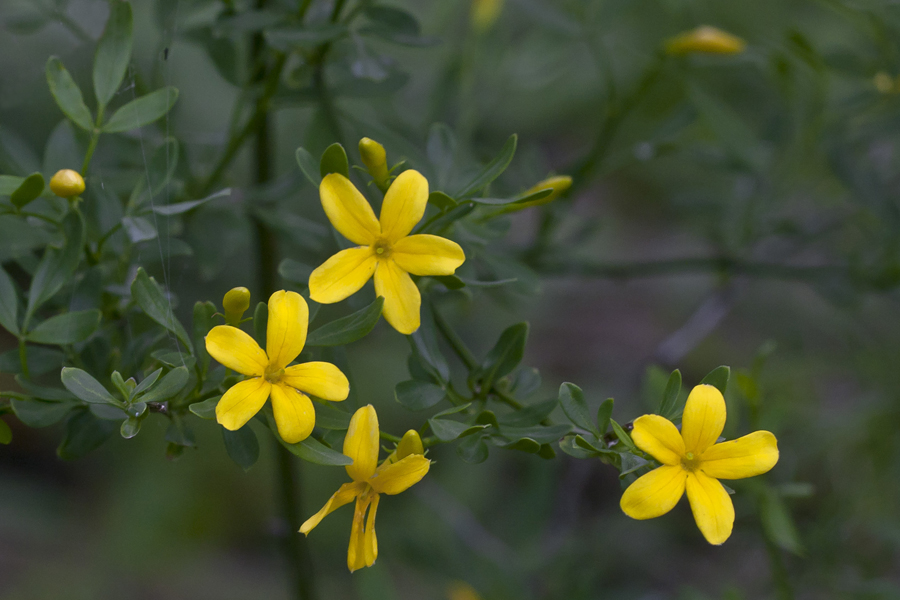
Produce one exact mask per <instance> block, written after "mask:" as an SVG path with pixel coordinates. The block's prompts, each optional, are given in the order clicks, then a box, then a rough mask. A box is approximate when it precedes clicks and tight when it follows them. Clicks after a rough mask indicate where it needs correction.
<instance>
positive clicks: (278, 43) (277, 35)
mask: <svg viewBox="0 0 900 600" xmlns="http://www.w3.org/2000/svg"><path fill="white" fill-rule="evenodd" d="M347 32H348V29H347V26H346V25H343V24H340V23H328V24H325V25H313V26H307V25H305V26H303V27H296V26H295V27H283V28H282V27H279V28H277V29H268V30H266V31H265V36H266V42H267V43H268V44H269V46H271V47H272V48H275V49H276V50H281V51H282V52H292V51H296V50H312V49H313V48H315V47H316V46H319V45H321V44H324V43H326V42H331V41H334V40H336V39H338V38H340V37H343V36H344V35H346V34H347Z"/></svg>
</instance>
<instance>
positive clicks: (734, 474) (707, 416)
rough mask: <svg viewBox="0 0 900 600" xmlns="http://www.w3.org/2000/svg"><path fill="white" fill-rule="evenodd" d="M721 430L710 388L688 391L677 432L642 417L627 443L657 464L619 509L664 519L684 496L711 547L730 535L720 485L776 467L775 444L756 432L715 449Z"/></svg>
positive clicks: (719, 405) (730, 512) (716, 394)
mask: <svg viewBox="0 0 900 600" xmlns="http://www.w3.org/2000/svg"><path fill="white" fill-rule="evenodd" d="M724 427H725V399H724V398H723V397H722V393H721V392H720V391H719V390H718V389H716V388H714V387H713V386H711V385H698V386H697V387H695V388H694V389H693V390H691V394H690V396H688V399H687V404H686V405H685V407H684V416H683V417H682V421H681V432H680V433H679V431H678V429H677V428H676V427H675V425H673V424H672V422H671V421H669V420H668V419H664V418H663V417H660V416H659V415H644V416H643V417H640V418H639V419H637V420H636V421H635V422H634V430H633V431H632V432H631V437H632V439H633V440H634V443H635V444H636V445H637V447H638V448H640V449H641V450H643V451H644V452H646V453H647V454H650V455H651V456H652V457H653V458H655V459H656V460H658V461H659V462H661V463H662V466H661V467H659V468H658V469H655V470H653V471H650V472H649V473H647V474H646V475H644V476H642V477H640V478H639V479H638V480H637V481H635V482H634V483H632V484H631V486H629V488H628V489H627V490H625V493H624V494H623V495H622V501H621V503H620V505H621V507H622V510H623V511H625V514H626V515H628V516H629V517H631V518H633V519H652V518H654V517H659V516H661V515H664V514H666V513H667V512H669V511H670V510H672V508H673V507H674V506H675V505H676V504H677V503H678V500H679V499H680V498H681V496H682V495H683V494H684V493H685V490H687V497H688V501H690V503H691V511H692V512H693V513H694V520H695V521H697V526H698V527H699V528H700V531H701V532H702V533H703V536H704V537H705V538H706V541H708V542H709V543H710V544H715V545H719V544H721V543H723V542H724V541H725V540H727V539H728V537H729V536H730V535H731V528H732V526H733V525H734V505H733V504H732V503H731V498H729V497H728V492H727V491H725V488H724V487H723V486H722V484H721V483H719V482H718V480H719V479H744V478H745V477H753V476H754V475H761V474H763V473H765V472H767V471H768V470H769V469H771V468H772V467H774V466H775V463H777V462H778V443H777V441H776V440H775V436H774V435H772V434H771V433H769V432H768V431H756V432H754V433H751V434H750V435H745V436H744V437H742V438H739V439H736V440H732V441H730V442H722V443H721V444H717V443H716V440H717V439H718V438H719V435H720V434H721V433H722V429H723V428H724Z"/></svg>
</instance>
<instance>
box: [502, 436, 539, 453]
mask: <svg viewBox="0 0 900 600" xmlns="http://www.w3.org/2000/svg"><path fill="white" fill-rule="evenodd" d="M503 448H506V449H507V450H517V451H519V452H527V453H528V454H537V453H538V452H540V451H541V445H540V444H539V443H537V442H536V441H534V440H533V439H531V438H520V439H518V440H516V441H514V442H511V443H509V444H506V445H504V446H503Z"/></svg>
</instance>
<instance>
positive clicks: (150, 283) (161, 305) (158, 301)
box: [131, 268, 194, 354]
mask: <svg viewBox="0 0 900 600" xmlns="http://www.w3.org/2000/svg"><path fill="white" fill-rule="evenodd" d="M131 295H132V296H133V297H134V300H135V301H136V302H137V303H138V306H140V307H141V309H142V310H143V311H144V312H145V313H146V314H147V316H148V317H150V318H151V319H153V320H154V321H156V322H157V323H159V324H160V325H162V326H163V327H165V328H166V329H168V330H169V331H171V332H172V333H174V334H175V336H176V337H177V338H178V339H179V340H180V341H181V343H182V344H184V345H185V347H186V348H187V349H188V351H189V352H190V353H191V354H193V353H194V345H193V344H192V343H191V339H190V337H189V336H188V334H187V332H186V331H185V330H184V327H183V326H182V325H181V323H179V322H178V320H177V319H176V318H175V313H174V312H172V307H171V305H170V304H169V302H168V300H166V297H165V295H164V294H163V292H162V290H161V289H160V287H159V285H158V284H157V283H156V280H154V279H153V278H152V277H150V276H149V275H147V272H146V271H144V269H143V268H140V269H138V272H137V277H135V279H134V283H132V284H131Z"/></svg>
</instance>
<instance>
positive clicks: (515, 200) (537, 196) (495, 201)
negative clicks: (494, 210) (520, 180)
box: [469, 188, 553, 206]
mask: <svg viewBox="0 0 900 600" xmlns="http://www.w3.org/2000/svg"><path fill="white" fill-rule="evenodd" d="M552 193H553V190H552V189H550V188H547V189H543V190H538V191H536V192H534V193H532V194H528V195H526V196H514V197H512V198H478V197H474V198H469V200H470V201H472V202H475V203H476V204H487V205H489V206H504V205H507V204H520V203H522V204H524V203H525V202H533V201H535V200H541V199H543V198H546V197H547V196H549V195H550V194H552Z"/></svg>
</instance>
